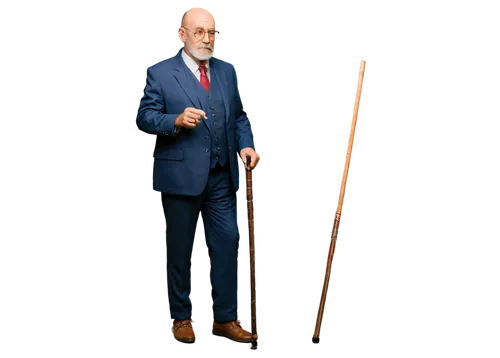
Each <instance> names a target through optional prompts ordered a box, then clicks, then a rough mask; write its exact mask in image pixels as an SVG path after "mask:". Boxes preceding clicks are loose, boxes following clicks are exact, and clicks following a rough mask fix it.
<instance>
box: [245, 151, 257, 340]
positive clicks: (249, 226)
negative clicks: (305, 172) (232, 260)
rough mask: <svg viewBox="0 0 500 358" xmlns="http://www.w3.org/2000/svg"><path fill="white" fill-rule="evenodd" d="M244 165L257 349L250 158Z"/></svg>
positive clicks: (251, 289) (254, 337)
mask: <svg viewBox="0 0 500 358" xmlns="http://www.w3.org/2000/svg"><path fill="white" fill-rule="evenodd" d="M246 158H247V162H246V163H247V164H246V165H245V170H246V175H247V211H248V236H249V238H250V292H251V293H250V295H251V301H252V346H251V347H250V348H251V349H257V338H258V336H257V314H256V312H255V311H256V308H255V243H254V236H253V196H252V169H250V166H249V165H250V160H251V158H250V157H248V156H247V157H246Z"/></svg>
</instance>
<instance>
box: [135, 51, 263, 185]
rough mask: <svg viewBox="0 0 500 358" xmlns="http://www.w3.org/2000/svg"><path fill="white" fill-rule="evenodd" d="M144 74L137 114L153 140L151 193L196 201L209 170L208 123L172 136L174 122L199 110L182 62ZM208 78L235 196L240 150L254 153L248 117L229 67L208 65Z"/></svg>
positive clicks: (175, 59)
mask: <svg viewBox="0 0 500 358" xmlns="http://www.w3.org/2000/svg"><path fill="white" fill-rule="evenodd" d="M181 51H182V49H181V50H180V51H179V52H178V53H177V56H175V57H172V58H169V59H167V60H165V61H162V62H160V63H157V64H156V65H154V66H151V67H150V68H148V72H147V75H148V76H147V81H146V88H145V89H144V96H143V97H142V99H141V103H140V106H139V112H138V114H137V126H138V127H139V129H140V130H142V131H144V132H146V133H150V134H156V135H157V137H156V147H155V150H154V154H153V156H154V158H155V161H154V169H153V189H154V190H157V191H161V192H166V193H169V194H177V195H199V194H201V192H202V191H203V189H204V188H205V185H206V183H207V180H208V175H209V170H210V128H209V123H208V122H207V120H205V119H203V120H202V122H201V123H200V124H199V125H198V126H197V127H196V128H193V129H187V128H179V129H178V130H175V128H174V122H175V119H176V118H177V116H178V115H179V114H181V113H182V112H184V110H185V109H186V108H187V107H194V108H198V109H202V110H204V111H205V112H208V111H207V108H203V106H202V101H201V100H200V98H199V97H198V95H197V93H198V92H197V90H196V88H195V87H194V85H197V84H196V83H195V82H194V81H192V80H191V79H189V78H187V77H186V76H187V75H191V74H190V73H188V72H187V71H189V69H187V68H185V67H186V64H185V63H184V60H183V59H182V56H181ZM210 75H211V76H216V78H217V81H218V84H219V87H220V88H221V91H222V95H223V99H224V107H225V112H226V118H225V120H226V133H227V143H228V149H229V166H230V170H231V179H232V181H233V186H234V188H235V190H238V187H239V176H238V156H237V153H239V151H240V150H241V149H243V148H247V147H251V148H254V149H255V147H254V143H253V134H252V129H251V127H250V122H249V120H248V117H247V115H246V113H245V111H243V105H242V104H241V99H240V95H239V93H238V83H237V79H236V72H235V70H234V67H233V65H231V64H229V63H227V62H224V61H221V60H218V59H216V58H211V59H210Z"/></svg>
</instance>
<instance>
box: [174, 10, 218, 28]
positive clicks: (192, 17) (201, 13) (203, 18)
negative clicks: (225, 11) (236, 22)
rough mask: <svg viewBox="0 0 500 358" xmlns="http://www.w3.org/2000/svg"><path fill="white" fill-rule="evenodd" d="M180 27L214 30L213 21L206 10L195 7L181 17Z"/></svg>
mask: <svg viewBox="0 0 500 358" xmlns="http://www.w3.org/2000/svg"><path fill="white" fill-rule="evenodd" d="M181 26H184V27H187V28H197V27H203V28H205V29H209V28H212V29H213V28H214V27H215V20H214V17H213V16H212V14H210V13H209V12H208V11H207V10H205V9H201V8H198V7H195V8H193V9H191V10H188V11H186V13H185V14H184V16H183V17H182V21H181Z"/></svg>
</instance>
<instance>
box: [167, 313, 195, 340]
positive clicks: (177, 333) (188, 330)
mask: <svg viewBox="0 0 500 358" xmlns="http://www.w3.org/2000/svg"><path fill="white" fill-rule="evenodd" d="M191 322H192V321H191V318H189V319H185V320H182V321H177V320H174V326H173V327H172V333H173V334H174V338H175V339H177V340H178V341H179V342H182V343H194V339H195V337H194V331H193V326H192V325H191Z"/></svg>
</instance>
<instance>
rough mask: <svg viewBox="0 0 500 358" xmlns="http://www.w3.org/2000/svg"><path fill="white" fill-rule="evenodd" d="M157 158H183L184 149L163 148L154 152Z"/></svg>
mask: <svg viewBox="0 0 500 358" xmlns="http://www.w3.org/2000/svg"><path fill="white" fill-rule="evenodd" d="M153 157H155V158H156V159H167V160H183V159H184V150H182V149H168V150H161V151H158V152H156V153H154V154H153Z"/></svg>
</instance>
